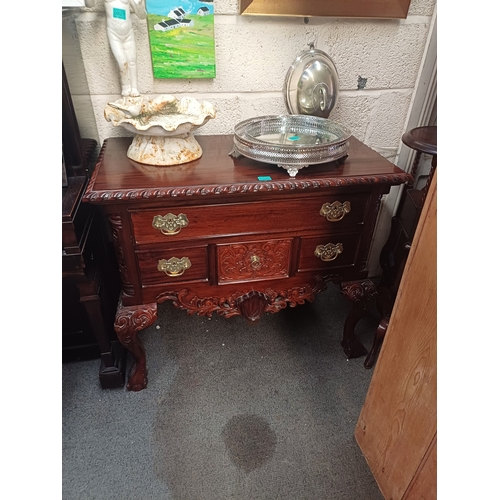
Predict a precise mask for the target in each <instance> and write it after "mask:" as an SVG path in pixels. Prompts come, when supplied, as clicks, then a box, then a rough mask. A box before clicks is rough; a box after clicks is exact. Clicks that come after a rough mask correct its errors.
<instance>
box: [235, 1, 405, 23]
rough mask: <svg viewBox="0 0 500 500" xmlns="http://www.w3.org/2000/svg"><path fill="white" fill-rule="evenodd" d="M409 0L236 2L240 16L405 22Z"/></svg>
mask: <svg viewBox="0 0 500 500" xmlns="http://www.w3.org/2000/svg"><path fill="white" fill-rule="evenodd" d="M410 2H411V0H240V14H242V15H256V16H257V15H262V16H300V17H314V16H324V17H328V16H333V17H368V18H384V19H387V18H394V19H405V18H406V16H407V15H408V9H409V8H410Z"/></svg>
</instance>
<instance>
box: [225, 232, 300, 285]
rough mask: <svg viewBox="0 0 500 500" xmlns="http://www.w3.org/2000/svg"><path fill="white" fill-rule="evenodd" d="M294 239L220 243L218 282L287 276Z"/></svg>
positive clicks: (236, 281)
mask: <svg viewBox="0 0 500 500" xmlns="http://www.w3.org/2000/svg"><path fill="white" fill-rule="evenodd" d="M291 249H292V239H285V240H266V241H250V242H242V243H230V244H222V245H217V267H218V282H219V284H223V283H238V282H247V281H260V280H266V279H279V278H287V277H288V276H289V275H290V256H291Z"/></svg>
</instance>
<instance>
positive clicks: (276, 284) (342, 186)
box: [84, 135, 410, 390]
mask: <svg viewBox="0 0 500 500" xmlns="http://www.w3.org/2000/svg"><path fill="white" fill-rule="evenodd" d="M197 139H198V140H199V143H200V144H201V146H202V148H203V155H202V157H201V158H200V159H198V160H196V161H193V162H190V163H186V164H183V165H177V166H169V167H153V166H147V165H142V164H139V163H136V162H134V161H132V160H130V159H128V158H127V156H126V152H127V148H128V146H129V144H130V142H131V138H110V139H107V140H106V141H105V142H104V144H103V147H102V150H101V153H100V157H99V160H98V163H97V166H96V169H95V171H94V174H93V176H92V178H91V180H90V183H89V186H88V188H87V191H86V193H85V195H84V200H85V201H88V202H90V203H95V204H99V205H102V207H103V208H104V209H105V211H106V213H107V216H108V219H109V222H110V226H111V230H112V234H113V239H114V243H115V249H116V254H117V258H118V263H119V268H120V273H121V281H122V292H121V299H120V303H119V305H118V310H117V314H116V319H115V330H116V332H117V334H118V337H119V339H120V341H121V342H122V343H123V345H124V346H125V347H126V348H128V349H129V350H130V351H131V352H132V354H133V355H134V358H135V361H136V363H135V367H134V368H133V372H132V373H131V375H130V378H129V383H128V386H127V387H128V388H129V389H130V390H141V389H143V388H144V387H145V386H146V384H147V370H146V358H145V353H144V348H143V345H142V343H141V341H140V339H139V338H138V336H137V332H138V331H140V330H142V329H144V328H146V327H147V326H149V325H151V324H152V323H153V322H154V321H155V319H156V307H157V304H158V303H161V302H163V301H166V300H172V301H173V302H174V304H175V305H176V306H177V307H179V308H181V309H184V310H186V311H187V312H188V313H189V314H194V313H197V314H200V315H208V316H210V315H212V314H214V313H215V314H219V315H223V316H226V317H231V316H234V315H244V316H245V317H247V318H249V319H251V320H257V319H258V318H259V317H260V316H261V315H262V314H263V313H265V312H277V311H279V310H280V309H282V308H284V307H286V306H287V305H290V306H295V305H297V304H302V303H304V302H305V301H307V300H313V299H314V297H315V296H316V294H317V293H319V292H321V291H322V290H324V289H325V287H326V285H327V283H328V282H329V281H333V282H335V283H339V284H340V285H341V290H342V292H343V293H344V294H345V295H346V297H347V298H348V299H350V300H351V301H352V302H353V303H354V306H353V310H352V312H351V314H350V315H349V317H348V318H347V320H346V325H345V328H344V334H343V339H342V345H343V347H344V351H345V353H346V355H347V356H349V357H355V356H360V355H362V354H364V353H365V352H366V350H365V349H364V347H363V346H362V344H361V343H360V342H359V341H358V340H357V338H356V337H355V335H354V325H355V323H356V321H357V320H358V319H359V317H358V316H359V313H360V308H362V307H363V304H364V301H365V299H367V298H368V297H369V296H370V295H371V294H374V293H375V290H374V287H373V284H372V283H371V282H370V280H369V279H367V278H368V276H367V270H366V262H367V257H368V252H369V249H370V244H371V241H372V236H373V231H374V227H375V222H376V218H377V213H378V209H379V206H380V200H381V197H382V195H383V194H385V193H387V192H388V191H389V189H390V187H391V186H392V185H397V184H401V183H404V182H406V181H407V180H409V179H410V176H409V175H408V174H406V173H405V172H403V171H402V170H400V169H399V168H397V167H396V166H394V165H393V164H392V163H390V162H389V161H388V160H386V159H385V158H383V157H382V156H380V155H379V154H378V153H376V152H374V151H373V150H371V149H370V148H368V147H367V146H366V145H364V144H362V143H361V142H360V141H358V140H357V139H355V138H351V145H350V148H349V156H348V157H347V158H346V159H345V160H344V161H343V162H333V163H325V164H321V165H315V166H310V167H307V168H306V169H303V170H301V171H300V172H299V174H297V177H295V178H291V177H290V176H289V175H288V173H287V172H286V171H284V170H283V169H281V168H279V167H277V166H274V165H267V164H264V163H260V162H257V161H254V160H250V159H248V158H244V157H240V158H233V157H231V156H229V153H230V151H231V149H232V136H230V135H228V136H198V137H197Z"/></svg>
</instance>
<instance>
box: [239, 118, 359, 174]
mask: <svg viewBox="0 0 500 500" xmlns="http://www.w3.org/2000/svg"><path fill="white" fill-rule="evenodd" d="M350 136H351V133H350V131H349V130H347V129H346V128H345V127H343V126H342V125H339V124H338V123H335V122H333V121H332V120H328V119H326V118H321V117H318V116H306V115H277V116H258V117H256V118H250V119H248V120H244V121H242V122H240V123H239V124H238V125H236V127H235V129H234V152H236V153H238V154H242V155H243V156H246V157H248V158H251V159H253V160H257V161H261V162H264V163H272V164H275V165H278V167H281V168H284V169H286V171H287V172H288V174H289V175H290V177H295V176H296V175H297V172H298V171H299V170H300V169H301V168H304V167H307V166H309V165H314V164H318V163H327V162H329V161H334V160H338V159H339V158H342V157H344V156H346V154H347V150H348V148H349V137H350Z"/></svg>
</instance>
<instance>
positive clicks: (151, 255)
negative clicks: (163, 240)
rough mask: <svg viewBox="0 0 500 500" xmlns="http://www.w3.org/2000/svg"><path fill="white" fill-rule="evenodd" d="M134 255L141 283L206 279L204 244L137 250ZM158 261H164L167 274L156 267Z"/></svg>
mask: <svg viewBox="0 0 500 500" xmlns="http://www.w3.org/2000/svg"><path fill="white" fill-rule="evenodd" d="M136 255H137V259H138V262H139V269H140V270H141V276H142V284H143V285H158V284H162V283H176V282H180V281H193V280H203V279H208V259H207V247H206V246H203V247H192V248H190V247H188V248H176V249H168V250H162V251H154V252H153V251H139V252H137V253H136ZM160 261H165V262H163V264H164V268H165V269H166V271H167V272H168V273H169V274H167V273H166V272H165V271H162V270H159V269H158V264H159V262H160ZM188 266H189V267H188Z"/></svg>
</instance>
